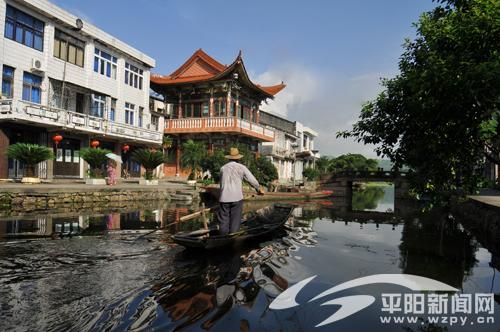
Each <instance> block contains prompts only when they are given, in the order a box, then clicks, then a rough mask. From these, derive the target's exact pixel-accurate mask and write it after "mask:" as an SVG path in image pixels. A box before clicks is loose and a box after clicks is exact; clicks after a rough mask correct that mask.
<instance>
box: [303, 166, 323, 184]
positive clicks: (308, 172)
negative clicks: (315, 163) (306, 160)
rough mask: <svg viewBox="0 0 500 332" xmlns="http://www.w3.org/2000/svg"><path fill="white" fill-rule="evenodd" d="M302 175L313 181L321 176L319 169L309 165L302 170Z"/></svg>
mask: <svg viewBox="0 0 500 332" xmlns="http://www.w3.org/2000/svg"><path fill="white" fill-rule="evenodd" d="M302 175H303V176H304V177H305V178H306V180H309V181H313V180H316V179H317V178H318V177H319V171H318V170H317V169H316V168H312V167H307V168H306V169H304V171H303V172H302Z"/></svg>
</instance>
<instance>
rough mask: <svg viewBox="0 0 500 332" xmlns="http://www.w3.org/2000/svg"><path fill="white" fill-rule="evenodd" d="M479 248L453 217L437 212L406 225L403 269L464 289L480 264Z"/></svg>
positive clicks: (401, 245) (402, 253) (402, 245)
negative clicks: (474, 269) (464, 284)
mask: <svg viewBox="0 0 500 332" xmlns="http://www.w3.org/2000/svg"><path fill="white" fill-rule="evenodd" d="M478 248H479V244H478V243H477V242H476V240H475V239H474V237H473V236H472V234H470V233H469V232H467V231H466V230H465V229H464V228H463V226H462V225H461V224H459V223H458V222H456V221H455V220H453V219H452V218H450V216H449V214H447V213H443V211H433V212H431V213H426V214H422V215H421V216H419V217H415V218H413V219H412V220H408V221H406V222H405V224H404V228H403V232H402V238H401V244H400V246H399V249H400V251H401V254H400V257H401V258H400V260H401V268H402V270H403V272H404V273H409V274H418V275H421V276H425V277H428V278H432V279H436V280H441V281H443V282H445V283H447V284H449V285H452V286H454V287H457V288H460V287H461V285H462V283H463V282H464V281H465V280H466V278H467V277H468V276H470V274H471V271H472V269H473V267H474V266H475V264H476V263H477V260H476V259H475V253H476V251H477V250H478Z"/></svg>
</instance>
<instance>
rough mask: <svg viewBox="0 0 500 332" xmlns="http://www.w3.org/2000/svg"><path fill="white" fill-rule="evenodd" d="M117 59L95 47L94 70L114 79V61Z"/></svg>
mask: <svg viewBox="0 0 500 332" xmlns="http://www.w3.org/2000/svg"><path fill="white" fill-rule="evenodd" d="M117 61H118V59H117V58H116V57H114V56H112V55H111V54H109V53H106V52H104V51H101V50H100V49H98V48H96V49H95V52H94V71H95V72H96V73H99V74H101V75H104V76H107V77H110V78H112V79H116V62H117Z"/></svg>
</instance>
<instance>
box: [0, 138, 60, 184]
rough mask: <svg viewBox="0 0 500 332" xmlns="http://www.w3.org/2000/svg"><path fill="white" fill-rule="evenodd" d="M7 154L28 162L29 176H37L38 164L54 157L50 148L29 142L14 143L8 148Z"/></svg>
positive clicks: (27, 173)
mask: <svg viewBox="0 0 500 332" xmlns="http://www.w3.org/2000/svg"><path fill="white" fill-rule="evenodd" d="M7 156H8V157H9V158H13V159H17V160H19V161H20V162H22V163H24V164H26V176H27V177H33V176H35V166H36V164H38V163H40V162H42V161H45V160H48V159H52V158H54V154H53V153H52V150H51V149H50V148H48V147H46V146H41V145H37V144H27V143H16V144H12V145H11V146H9V147H8V148H7Z"/></svg>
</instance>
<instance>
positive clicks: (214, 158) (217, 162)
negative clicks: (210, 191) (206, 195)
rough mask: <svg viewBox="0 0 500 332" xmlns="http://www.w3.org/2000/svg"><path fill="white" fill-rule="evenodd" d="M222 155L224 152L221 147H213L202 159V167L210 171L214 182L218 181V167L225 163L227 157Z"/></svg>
mask: <svg viewBox="0 0 500 332" xmlns="http://www.w3.org/2000/svg"><path fill="white" fill-rule="evenodd" d="M224 156H225V152H224V150H223V149H214V151H213V153H212V154H211V155H208V156H207V157H206V158H205V159H203V160H202V163H201V167H202V169H204V170H208V171H210V174H211V175H212V179H213V180H214V181H215V182H219V181H220V168H221V167H222V166H223V165H224V164H225V163H227V159H226V158H225V157H224Z"/></svg>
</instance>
